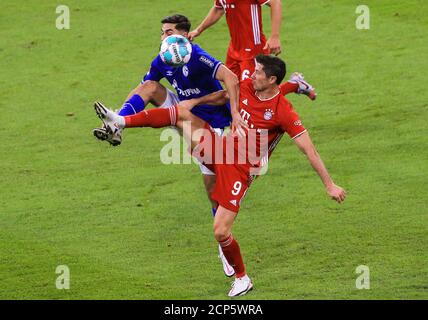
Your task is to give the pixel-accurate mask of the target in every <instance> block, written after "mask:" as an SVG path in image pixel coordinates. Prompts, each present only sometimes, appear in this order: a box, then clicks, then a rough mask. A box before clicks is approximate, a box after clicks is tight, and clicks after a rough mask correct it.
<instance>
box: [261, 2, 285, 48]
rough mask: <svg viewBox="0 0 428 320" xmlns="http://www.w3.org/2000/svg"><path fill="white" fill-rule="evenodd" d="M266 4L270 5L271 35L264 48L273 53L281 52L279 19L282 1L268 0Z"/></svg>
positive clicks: (280, 18)
mask: <svg viewBox="0 0 428 320" xmlns="http://www.w3.org/2000/svg"><path fill="white" fill-rule="evenodd" d="M267 5H268V6H269V7H270V15H271V26H272V30H271V35H270V38H269V39H268V40H267V42H266V45H265V47H264V49H269V52H270V53H272V54H275V55H278V54H280V53H281V40H280V30H281V20H282V3H281V0H270V1H269V2H268V3H267Z"/></svg>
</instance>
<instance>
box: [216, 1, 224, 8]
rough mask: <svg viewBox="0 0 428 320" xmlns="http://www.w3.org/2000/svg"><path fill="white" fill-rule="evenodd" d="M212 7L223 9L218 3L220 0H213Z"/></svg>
mask: <svg viewBox="0 0 428 320" xmlns="http://www.w3.org/2000/svg"><path fill="white" fill-rule="evenodd" d="M214 7H216V8H221V9H223V6H222V5H221V3H220V0H214Z"/></svg>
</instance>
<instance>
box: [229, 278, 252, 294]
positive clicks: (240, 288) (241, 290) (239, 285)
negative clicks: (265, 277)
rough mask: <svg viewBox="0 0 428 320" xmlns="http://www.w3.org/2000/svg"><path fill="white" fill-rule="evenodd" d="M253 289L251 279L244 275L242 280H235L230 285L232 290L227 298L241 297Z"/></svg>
mask: <svg viewBox="0 0 428 320" xmlns="http://www.w3.org/2000/svg"><path fill="white" fill-rule="evenodd" d="M252 289H253V283H252V282H251V279H250V278H249V277H248V276H247V275H245V276H243V277H242V278H236V279H235V281H233V283H232V289H230V291H229V294H228V296H229V297H238V296H243V295H244V294H246V293H247V292H248V291H250V290H252Z"/></svg>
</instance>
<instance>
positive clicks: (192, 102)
mask: <svg viewBox="0 0 428 320" xmlns="http://www.w3.org/2000/svg"><path fill="white" fill-rule="evenodd" d="M227 102H229V95H228V94H227V91H226V90H219V91H216V92H213V93H210V94H207V95H206V96H202V97H199V98H193V99H189V100H183V101H180V104H179V105H180V106H182V107H184V108H186V109H188V110H191V109H192V108H193V107H195V106H198V105H201V104H208V105H210V106H221V105H224V104H226V103H227Z"/></svg>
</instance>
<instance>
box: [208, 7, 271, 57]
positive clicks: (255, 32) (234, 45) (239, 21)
mask: <svg viewBox="0 0 428 320" xmlns="http://www.w3.org/2000/svg"><path fill="white" fill-rule="evenodd" d="M269 1H270V0H215V2H214V5H215V7H217V8H222V9H223V10H224V12H225V14H226V21H227V25H228V26H229V32H230V38H231V41H230V45H229V50H228V55H230V56H231V57H232V58H233V59H235V60H247V59H253V58H254V57H255V56H256V55H258V54H260V53H263V47H264V46H265V44H266V37H265V35H264V34H263V26H262V8H261V6H262V5H264V4H266V3H268V2H269Z"/></svg>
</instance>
